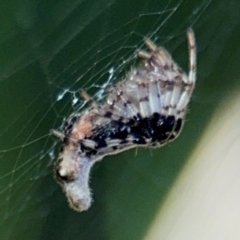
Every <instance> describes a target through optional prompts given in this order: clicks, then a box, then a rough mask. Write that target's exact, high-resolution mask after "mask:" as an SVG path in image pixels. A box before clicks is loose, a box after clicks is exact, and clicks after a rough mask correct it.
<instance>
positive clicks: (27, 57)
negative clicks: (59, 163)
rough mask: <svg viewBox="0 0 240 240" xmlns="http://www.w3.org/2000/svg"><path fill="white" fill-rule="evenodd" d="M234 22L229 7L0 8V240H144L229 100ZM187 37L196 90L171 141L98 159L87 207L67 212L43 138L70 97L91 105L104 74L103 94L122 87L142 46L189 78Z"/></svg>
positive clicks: (114, 3)
mask: <svg viewBox="0 0 240 240" xmlns="http://www.w3.org/2000/svg"><path fill="white" fill-rule="evenodd" d="M239 16H240V1H239V0H230V1H224V0H213V1H211V0H208V1H207V0H201V1H191V2H190V1H187V0H185V1H184V0H182V1H177V0H172V1H171V0H169V1H160V0H155V1H154V0H148V1H146V0H138V1H136V0H129V1H122V0H90V1H86V0H85V1H81V0H62V1H59V0H48V1H30V0H22V1H5V0H2V1H1V2H0V112H1V116H0V239H43V240H44V239H62V240H64V239H88V240H92V239H98V240H101V239H103V240H108V239H109V240H110V239H111V240H118V239H119V240H120V239H125V240H128V239H129V240H137V239H142V238H143V237H144V235H145V234H146V231H147V230H148V228H149V227H150V226H151V223H152V221H153V219H154V217H155V214H156V212H157V210H158V209H159V208H160V207H161V204H162V201H163V200H164V198H165V197H166V194H167V193H168V192H169V190H170V189H171V186H172V184H173V183H174V180H175V179H176V177H177V176H178V174H179V172H180V171H181V169H182V168H183V166H184V163H185V162H186V161H187V158H188V156H189V155H190V153H191V152H192V151H193V149H194V148H195V147H196V145H197V144H198V139H199V137H200V136H201V133H202V131H203V129H204V128H205V126H206V125H207V123H208V122H209V120H210V119H211V116H212V114H213V112H214V110H215V109H216V107H217V106H218V105H219V104H221V101H224V99H225V98H226V97H228V96H229V95H231V94H232V92H233V91H239V79H240V78H239V77H240V66H239V65H240V44H239V39H240V17H239ZM188 27H192V28H193V29H194V31H195V34H196V39H197V46H198V80H197V86H196V89H195V91H194V94H193V98H192V101H191V104H190V109H189V112H188V115H187V117H186V124H185V128H184V130H183V132H182V134H181V136H180V137H179V139H178V140H177V141H175V142H173V143H171V144H169V145H167V146H165V147H163V148H161V149H156V150H149V149H138V150H137V152H136V150H135V149H133V150H130V151H127V152H124V153H121V154H118V155H116V156H109V157H106V158H104V160H103V161H102V162H100V163H98V164H96V166H95V167H94V169H93V172H92V174H91V176H92V177H91V187H92V189H93V197H94V203H93V206H92V207H91V209H90V210H89V211H87V212H84V213H82V214H79V213H76V212H73V211H72V210H71V209H70V208H69V207H68V204H67V201H66V198H65V196H64V194H63V193H62V191H61V189H60V187H59V186H58V185H57V184H56V183H55V181H54V179H53V177H52V175H53V174H52V172H53V171H52V168H53V162H54V160H55V158H56V156H57V153H58V149H59V142H58V141H57V140H56V139H55V138H54V137H52V136H50V135H49V130H50V129H52V128H59V127H60V125H61V123H62V120H63V119H64V117H67V116H68V115H69V114H70V113H72V112H73V111H77V110H78V109H79V108H81V107H82V105H83V102H82V100H81V99H80V97H79V95H78V90H79V89H80V88H84V89H85V90H87V91H88V92H89V93H90V94H92V95H95V96H96V97H98V96H99V91H100V90H101V89H99V87H97V86H96V85H100V86H102V85H103V84H104V83H106V82H107V81H108V79H109V77H110V76H111V74H110V70H111V69H114V74H113V78H112V79H111V83H114V82H116V81H118V80H119V79H121V78H122V77H124V75H125V73H126V72H127V71H128V70H129V69H130V67H131V66H132V65H134V64H136V63H137V61H136V59H135V58H134V51H135V50H136V49H139V48H144V47H143V41H142V40H143V37H145V36H149V37H151V39H153V40H154V41H156V43H157V44H158V45H163V46H164V47H166V48H167V49H168V50H169V51H170V52H171V53H172V54H173V57H174V59H175V60H176V61H177V62H178V63H179V65H180V66H182V67H183V69H184V70H186V71H187V69H188V51H187V42H186V29H187V28H188ZM100 92H101V91H100ZM97 93H98V94H97ZM75 100H78V101H77V102H76V104H74V103H75Z"/></svg>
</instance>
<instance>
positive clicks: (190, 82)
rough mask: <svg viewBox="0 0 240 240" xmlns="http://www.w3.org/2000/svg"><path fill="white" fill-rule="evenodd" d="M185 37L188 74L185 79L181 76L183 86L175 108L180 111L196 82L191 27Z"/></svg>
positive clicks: (193, 38)
mask: <svg viewBox="0 0 240 240" xmlns="http://www.w3.org/2000/svg"><path fill="white" fill-rule="evenodd" d="M187 38H188V49H189V74H188V78H187V81H186V79H185V78H183V81H184V86H183V92H182V94H181V96H180V99H179V101H178V104H177V107H176V110H177V111H178V112H179V113H180V112H183V111H184V110H185V108H186V106H187V104H188V102H189V100H190V97H191V95H192V91H193V89H194V86H195V82H196V57H197V55H196V43H195V37H194V33H193V31H192V29H189V30H188V31H187Z"/></svg>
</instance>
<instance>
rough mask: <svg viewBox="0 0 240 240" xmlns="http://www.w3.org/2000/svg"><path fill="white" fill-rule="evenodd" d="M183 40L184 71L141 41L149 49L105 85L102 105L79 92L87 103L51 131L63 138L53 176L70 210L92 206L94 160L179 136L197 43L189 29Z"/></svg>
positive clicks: (190, 89) (164, 53) (162, 51)
mask: <svg viewBox="0 0 240 240" xmlns="http://www.w3.org/2000/svg"><path fill="white" fill-rule="evenodd" d="M187 39H188V49H189V73H188V75H187V74H185V73H184V72H183V71H182V70H181V68H180V67H179V66H178V65H177V64H176V63H175V62H174V61H173V59H172V57H171V55H170V54H169V53H168V52H167V51H166V50H165V49H164V48H162V47H159V48H158V47H157V46H156V45H155V44H154V43H153V42H152V41H151V40H150V39H145V44H146V46H147V47H148V49H149V50H150V51H149V52H145V51H138V52H137V55H138V57H140V58H141V59H143V60H142V62H141V64H140V65H139V66H138V67H136V68H134V69H132V70H131V71H130V72H129V73H128V74H127V75H126V77H125V78H124V79H123V80H122V81H120V82H119V83H117V84H116V86H114V87H111V88H110V89H108V94H107V97H106V100H105V102H104V103H102V104H97V103H96V102H94V100H92V99H91V97H90V96H89V95H87V93H85V92H84V91H82V96H83V97H84V98H85V99H86V100H87V101H90V102H92V104H91V107H90V108H89V109H87V110H86V111H85V112H82V113H75V114H73V115H71V116H70V117H69V118H68V119H67V120H66V121H65V122H64V124H63V127H62V130H61V131H58V130H52V134H53V135H55V136H57V137H58V138H60V139H61V141H62V147H61V150H60V154H59V157H58V160H57V161H56V163H55V168H54V172H55V178H56V180H57V182H58V183H59V184H60V185H61V186H62V188H63V191H64V192H65V194H66V196H67V198H68V201H69V203H70V206H71V207H72V208H73V209H74V210H76V211H79V212H81V211H85V210H87V209H88V208H89V207H90V206H91V202H92V196H91V190H90V188H89V175H90V170H91V168H92V166H93V164H94V163H95V162H97V161H99V160H101V159H102V158H103V157H104V156H106V155H110V154H116V153H118V152H121V151H124V150H126V149H129V148H133V147H136V146H146V147H160V146H163V145H164V144H166V143H168V142H170V141H172V140H174V139H175V138H176V137H177V136H178V135H179V133H180V131H181V129H182V126H183V119H184V116H185V113H186V109H187V105H188V103H189V101H190V98H191V95H192V92H193V89H194V86H195V81H196V43H195V37H194V33H193V31H192V30H191V29H189V30H188V31H187Z"/></svg>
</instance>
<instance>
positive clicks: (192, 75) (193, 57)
mask: <svg viewBox="0 0 240 240" xmlns="http://www.w3.org/2000/svg"><path fill="white" fill-rule="evenodd" d="M187 38H188V51H189V74H188V80H189V83H190V84H192V85H193V87H194V85H195V82H196V62H197V54H196V51H197V49H196V41H195V36H194V33H193V30H192V29H191V28H190V29H188V31H187Z"/></svg>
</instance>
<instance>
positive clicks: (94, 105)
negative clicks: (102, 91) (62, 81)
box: [80, 89, 98, 108]
mask: <svg viewBox="0 0 240 240" xmlns="http://www.w3.org/2000/svg"><path fill="white" fill-rule="evenodd" d="M80 96H81V97H82V98H83V99H84V100H86V101H87V102H89V103H91V105H92V106H93V107H95V108H98V104H97V103H96V101H95V100H94V99H93V98H92V97H91V96H90V95H88V93H87V92H85V91H84V90H83V89H80Z"/></svg>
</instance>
